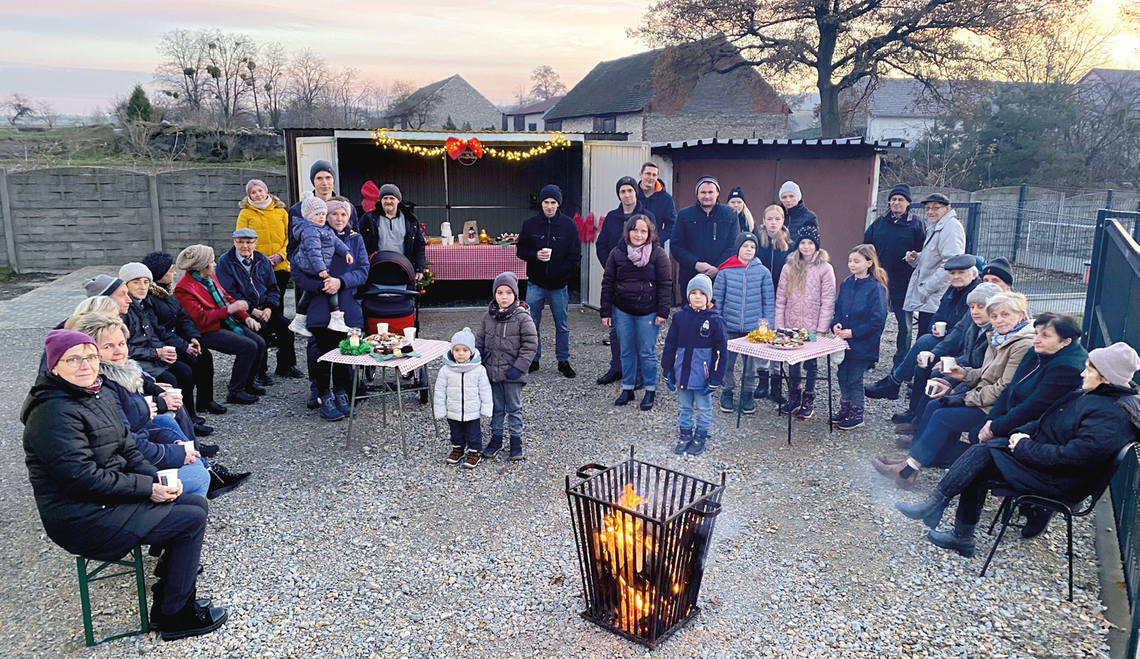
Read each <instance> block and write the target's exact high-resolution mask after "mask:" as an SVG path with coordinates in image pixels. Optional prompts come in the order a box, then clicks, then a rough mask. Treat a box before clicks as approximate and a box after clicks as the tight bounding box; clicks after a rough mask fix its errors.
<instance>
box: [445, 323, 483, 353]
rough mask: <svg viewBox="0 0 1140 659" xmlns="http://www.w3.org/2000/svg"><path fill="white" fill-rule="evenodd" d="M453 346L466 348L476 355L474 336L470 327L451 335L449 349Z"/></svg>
mask: <svg viewBox="0 0 1140 659" xmlns="http://www.w3.org/2000/svg"><path fill="white" fill-rule="evenodd" d="M455 346H467V349H468V350H470V351H471V352H472V353H475V354H478V353H477V351H476V350H475V334H474V333H473V332H472V331H471V328H470V327H464V328H463V329H461V330H459V331H458V332H456V333H455V334H452V335H451V347H452V348H454V347H455Z"/></svg>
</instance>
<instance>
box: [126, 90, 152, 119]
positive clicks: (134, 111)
mask: <svg viewBox="0 0 1140 659" xmlns="http://www.w3.org/2000/svg"><path fill="white" fill-rule="evenodd" d="M153 118H154V108H153V107H151V104H150V99H149V98H147V97H146V91H145V90H143V88H142V85H135V88H134V90H133V91H131V97H130V98H129V99H127V119H129V120H131V121H151V120H152V119H153Z"/></svg>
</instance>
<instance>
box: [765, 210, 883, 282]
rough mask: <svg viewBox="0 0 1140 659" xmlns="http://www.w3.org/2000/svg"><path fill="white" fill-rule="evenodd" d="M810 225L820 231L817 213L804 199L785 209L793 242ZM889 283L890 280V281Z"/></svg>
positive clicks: (785, 218) (785, 219) (786, 222)
mask: <svg viewBox="0 0 1140 659" xmlns="http://www.w3.org/2000/svg"><path fill="white" fill-rule="evenodd" d="M809 224H811V225H814V226H815V227H816V228H817V229H818V228H819V219H818V218H816V216H815V213H813V212H812V211H810V210H808V207H807V206H804V202H803V200H802V199H801V200H800V203H798V204H796V205H795V206H792V207H791V208H785V209H784V226H786V227H788V233H789V234H790V235H791V236H792V240H795V239H796V236H798V235H800V229H802V228H804V227H805V226H807V225H809ZM888 281H890V280H889V279H888Z"/></svg>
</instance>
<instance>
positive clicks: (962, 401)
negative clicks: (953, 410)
mask: <svg viewBox="0 0 1140 659" xmlns="http://www.w3.org/2000/svg"><path fill="white" fill-rule="evenodd" d="M965 406H966V397H965V396H959V395H957V394H955V395H952V396H943V397H942V407H965Z"/></svg>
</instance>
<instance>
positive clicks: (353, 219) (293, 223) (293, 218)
mask: <svg viewBox="0 0 1140 659" xmlns="http://www.w3.org/2000/svg"><path fill="white" fill-rule="evenodd" d="M304 201H305V200H304V199H302V200H301V201H298V202H297V203H295V204H293V205H292V206H290V207H289V226H288V227H287V229H288V231H289V244H288V245H287V246H286V247H285V253H286V255H287V258H288V259H290V260H292V258H293V252H295V251H297V245H298V244H299V243H300V241H301V236H300V232H297V231H295V230H296V229H297V227H298V224H297V223H298V222H308V220H306V219H305V216H304V215H301V203H302V202H304ZM348 226H349V227H351V228H352V230H353V231H360V229H359V226H360V219H359V218H358V217H357V215H356V207H354V206H352V205H351V204H350V205H349V209H348ZM408 258H411V257H408Z"/></svg>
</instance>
